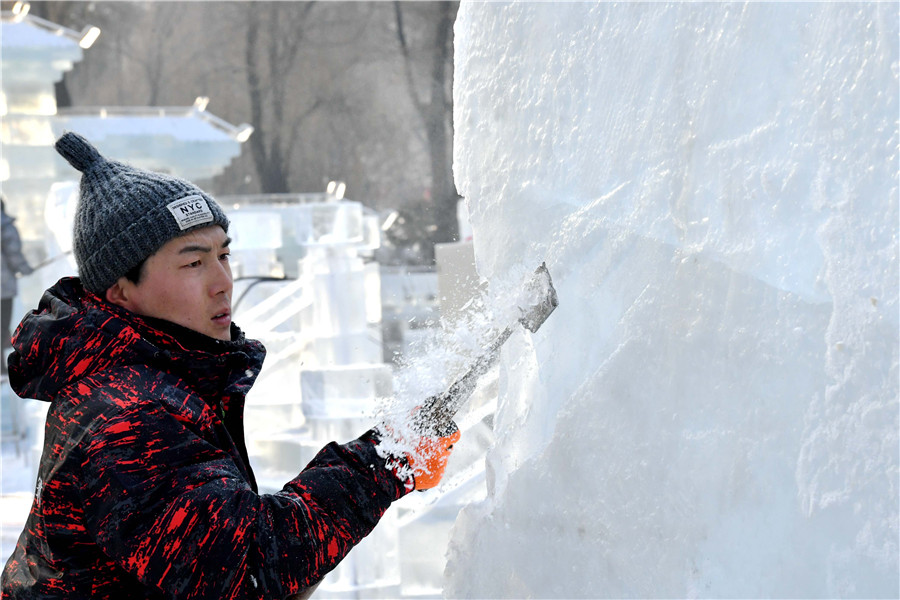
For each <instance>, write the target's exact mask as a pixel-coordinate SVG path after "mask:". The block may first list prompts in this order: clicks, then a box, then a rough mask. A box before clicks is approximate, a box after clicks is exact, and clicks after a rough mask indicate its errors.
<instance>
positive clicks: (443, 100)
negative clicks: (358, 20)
mask: <svg viewBox="0 0 900 600" xmlns="http://www.w3.org/2000/svg"><path fill="white" fill-rule="evenodd" d="M416 5H418V6H416ZM410 10H417V11H418V12H420V13H423V14H424V16H425V18H426V22H427V28H428V34H427V35H426V39H425V42H424V43H423V47H424V50H423V52H422V53H421V56H420V58H421V57H424V58H425V59H426V61H427V69H428V70H427V71H426V73H425V75H424V77H423V78H424V81H425V82H426V85H421V84H419V83H418V81H417V78H416V75H415V71H416V68H415V67H416V65H415V63H416V60H415V57H414V52H413V50H412V49H411V47H410V46H411V45H410V42H409V40H408V38H407V32H406V25H405V20H404V15H405V13H407V12H408V11H410ZM458 10H459V3H458V2H426V3H410V2H400V1H395V2H394V13H395V16H396V30H397V39H398V42H399V44H400V49H401V53H402V55H403V60H404V65H405V68H404V70H405V73H406V80H407V86H408V88H409V93H410V96H411V98H412V100H413V104H414V105H415V107H416V109H417V111H418V113H419V116H420V117H421V119H422V122H423V124H424V127H425V134H426V137H427V140H428V150H429V157H430V166H431V201H432V203H433V207H434V225H435V227H434V232H433V234H432V241H433V242H435V243H438V242H450V241H454V240H457V239H458V238H459V226H458V223H457V218H456V203H457V201H458V199H459V193H458V192H457V190H456V184H455V182H454V181H453V170H452V156H453V154H452V150H453V101H452V81H451V77H452V72H453V68H452V67H453V49H452V41H453V39H452V38H453V35H452V34H453V23H454V21H455V20H456V13H457V11H458Z"/></svg>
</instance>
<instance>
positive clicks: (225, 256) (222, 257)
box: [219, 252, 231, 261]
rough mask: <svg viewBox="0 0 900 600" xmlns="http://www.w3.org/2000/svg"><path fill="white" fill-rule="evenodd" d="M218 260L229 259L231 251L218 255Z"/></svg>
mask: <svg viewBox="0 0 900 600" xmlns="http://www.w3.org/2000/svg"><path fill="white" fill-rule="evenodd" d="M219 260H226V261H227V260H231V253H230V252H226V253H225V254H222V255H220V256H219Z"/></svg>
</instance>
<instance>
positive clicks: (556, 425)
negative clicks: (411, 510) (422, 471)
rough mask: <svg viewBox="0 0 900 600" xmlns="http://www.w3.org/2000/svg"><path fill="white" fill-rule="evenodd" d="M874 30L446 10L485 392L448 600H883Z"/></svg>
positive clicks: (813, 16) (892, 99)
mask: <svg viewBox="0 0 900 600" xmlns="http://www.w3.org/2000/svg"><path fill="white" fill-rule="evenodd" d="M898 22H900V19H898V8H897V5H896V4H895V3H891V4H875V3H848V4H827V3H789V4H781V3H749V4H737V3H735V4H710V3H701V4H688V3H685V4H682V3H678V4H671V5H662V4H648V3H635V4H628V3H626V4H615V5H614V4H606V3H512V4H499V3H481V2H477V3H476V2H471V3H463V4H462V6H461V8H460V12H459V17H458V19H457V22H456V29H455V33H456V36H455V52H456V54H455V69H456V72H455V83H454V85H455V88H454V100H455V109H454V110H455V114H454V120H455V131H456V140H455V156H454V159H455V162H454V169H455V176H456V180H457V184H458V187H459V190H460V193H461V194H462V195H464V196H465V197H466V198H467V202H468V208H469V214H470V220H471V225H472V230H473V234H474V243H475V253H476V262H477V266H478V270H479V274H480V275H481V276H482V277H484V278H486V279H487V280H488V281H492V282H493V281H496V280H499V279H503V280H509V279H513V277H512V276H511V275H510V274H511V273H516V274H517V275H524V274H525V273H526V272H527V271H528V270H531V269H533V268H534V265H537V264H540V263H541V262H542V261H546V262H547V266H548V268H549V270H550V273H551V274H552V276H553V283H554V285H555V287H556V289H557V291H558V293H559V307H558V308H557V309H556V311H555V312H554V314H553V315H552V317H551V318H550V319H548V320H547V322H546V323H545V324H544V325H543V327H542V328H541V329H540V331H538V332H537V333H535V334H529V333H527V332H523V333H521V334H520V335H519V336H518V337H514V338H513V339H512V340H510V342H509V343H508V344H507V345H506V346H505V348H504V355H503V359H502V363H501V371H500V392H499V394H500V397H499V409H498V413H497V415H496V419H495V423H494V427H495V435H496V443H495V445H494V447H493V448H492V449H491V450H490V451H489V453H488V456H487V459H486V461H487V471H488V497H487V499H486V500H485V501H484V502H482V503H478V504H474V505H470V506H468V507H467V508H465V509H464V510H463V512H462V513H461V514H460V517H459V518H458V519H457V522H456V525H455V528H454V530H453V532H452V535H451V542H450V546H449V550H448V565H447V569H446V571H445V582H444V594H445V596H447V597H469V598H475V597H478V598H495V597H517V598H521V597H560V598H561V597H566V598H572V597H592V598H593V597H739V596H740V597H798V596H804V597H835V596H859V597H897V596H898V594H900V589H898V575H897V573H898V548H897V544H898V498H900V490H898V287H900V285H898V241H897V232H898V208H897V205H898V189H897V173H898V154H897V149H898V141H900V136H898V128H897V118H898V114H900V109H898V72H900V68H898V40H900V36H898Z"/></svg>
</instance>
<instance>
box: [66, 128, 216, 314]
mask: <svg viewBox="0 0 900 600" xmlns="http://www.w3.org/2000/svg"><path fill="white" fill-rule="evenodd" d="M56 151H57V152H59V153H60V154H61V155H62V156H63V158H65V159H66V160H67V161H69V164H70V165H72V166H73V167H75V168H76V169H78V170H79V171H81V186H80V198H79V201H78V208H77V209H76V211H75V227H74V231H73V238H74V253H75V261H76V262H77V263H78V275H79V277H81V282H82V284H83V285H84V287H85V288H86V289H87V290H89V291H91V292H93V293H95V294H97V295H98V296H101V297H102V296H103V295H104V294H105V293H106V290H107V289H109V287H110V286H111V285H112V284H114V283H115V282H116V281H118V279H119V277H122V276H124V275H125V274H126V273H127V272H128V271H130V270H131V269H133V268H134V267H136V266H138V265H139V264H141V263H142V262H143V261H144V260H146V259H147V258H148V257H149V256H151V255H152V254H154V253H155V252H156V251H157V250H159V249H160V248H161V247H162V246H163V245H165V243H166V242H168V241H169V240H171V239H174V238H176V237H179V236H182V235H184V234H186V233H188V232H189V231H191V230H194V229H199V228H201V227H208V226H210V225H219V226H221V227H222V229H224V230H225V231H228V217H226V216H225V213H224V212H223V211H222V209H221V207H219V205H218V203H216V201H215V200H214V199H213V198H212V197H211V196H209V195H207V194H206V193H205V192H204V191H203V190H201V189H200V188H198V187H197V186H195V185H194V184H192V183H190V182H189V181H185V180H183V179H179V178H178V177H173V176H170V175H164V174H162V173H155V172H153V171H147V170H144V169H139V168H137V167H133V166H131V165H127V164H125V163H121V162H118V161H115V160H107V159H106V158H104V157H103V156H102V155H101V154H100V152H98V151H97V149H96V148H95V147H94V146H93V145H92V144H91V143H90V142H89V141H87V140H86V139H85V138H83V137H82V136H80V135H78V134H77V133H73V132H71V131H70V132H67V133H65V134H63V135H62V137H60V138H59V139H58V140H57V141H56Z"/></svg>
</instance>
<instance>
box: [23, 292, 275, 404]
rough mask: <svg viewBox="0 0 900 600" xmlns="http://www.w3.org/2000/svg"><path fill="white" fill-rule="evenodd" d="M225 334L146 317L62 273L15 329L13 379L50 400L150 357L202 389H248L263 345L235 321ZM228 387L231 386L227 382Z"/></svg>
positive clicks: (32, 393) (25, 390) (32, 395)
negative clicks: (227, 338)
mask: <svg viewBox="0 0 900 600" xmlns="http://www.w3.org/2000/svg"><path fill="white" fill-rule="evenodd" d="M231 327H232V341H227V342H226V341H221V340H216V339H214V338H211V337H208V336H205V335H203V334H200V333H197V332H195V331H192V330H190V329H187V328H186V327H182V326H180V325H176V324H175V323H170V322H168V321H164V320H162V319H154V318H150V317H142V316H140V315H137V314H135V313H132V312H130V311H128V310H125V309H124V308H121V307H119V306H116V305H114V304H110V303H109V302H106V301H104V300H101V299H100V298H99V297H97V296H95V295H94V294H92V293H90V292H88V291H86V290H85V289H84V287H83V286H82V284H81V281H80V280H79V279H78V278H74V277H70V278H64V279H61V280H59V281H58V282H57V283H56V285H54V286H53V287H51V288H50V289H48V290H47V291H46V292H44V295H43V297H42V298H41V301H40V303H39V305H38V308H37V310H34V311H31V312H30V313H29V314H28V315H26V317H25V318H24V319H23V320H22V323H21V324H20V325H19V327H18V329H17V330H16V333H15V335H14V336H13V348H14V352H13V353H12V354H11V355H10V357H9V380H10V384H11V386H12V388H13V390H14V391H15V392H16V394H18V395H19V396H20V397H23V398H35V399H38V400H45V401H52V400H53V399H54V398H55V397H56V396H57V395H58V393H59V392H60V390H62V389H64V388H66V387H67V386H70V385H72V384H74V383H76V382H78V381H80V380H82V379H84V378H86V377H90V376H92V375H95V374H98V373H100V372H102V371H104V370H107V369H111V368H119V367H126V366H130V365H149V366H154V367H157V368H159V369H161V370H164V371H167V372H171V373H173V374H175V375H177V376H178V377H180V378H182V379H184V380H185V382H186V383H188V384H189V385H191V386H192V387H195V389H197V391H198V392H202V391H219V392H223V391H243V392H244V393H246V391H247V390H249V388H250V386H251V385H252V384H253V381H254V380H255V379H256V376H257V375H258V374H259V369H260V368H261V367H262V362H263V359H264V358H265V348H263V346H262V344H261V343H259V342H258V341H256V340H248V339H246V338H245V336H244V334H243V332H242V331H241V330H240V328H238V327H237V326H236V325H234V324H232V326H231ZM229 388H231V389H229Z"/></svg>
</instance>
